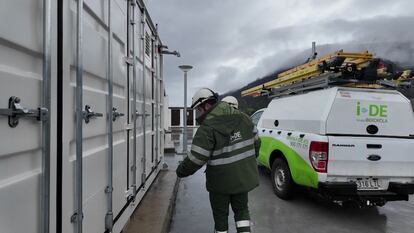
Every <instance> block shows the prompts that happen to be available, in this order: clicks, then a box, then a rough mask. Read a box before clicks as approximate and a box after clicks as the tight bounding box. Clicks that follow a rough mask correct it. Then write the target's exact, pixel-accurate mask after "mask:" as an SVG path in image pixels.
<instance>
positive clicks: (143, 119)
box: [141, 6, 147, 186]
mask: <svg viewBox="0 0 414 233" xmlns="http://www.w3.org/2000/svg"><path fill="white" fill-rule="evenodd" d="M141 13H142V14H141V40H142V51H141V53H142V66H143V67H142V96H143V104H142V114H144V115H143V117H142V129H143V131H144V132H143V136H142V138H143V145H142V150H143V153H142V156H143V157H142V174H145V173H146V167H147V166H146V163H147V159H146V156H147V155H146V153H147V149H146V148H147V145H146V144H147V143H146V142H147V133H146V131H147V127H146V111H145V109H146V104H147V102H146V98H147V96H146V94H147V93H146V91H145V90H146V87H145V84H146V80H145V79H146V77H145V76H146V75H145V74H146V73H147V72H146V69H147V67H146V65H145V43H146V38H145V35H146V34H145V6H144V7H143V8H142V9H141ZM141 185H143V186H144V185H145V178H144V179H143V178H141Z"/></svg>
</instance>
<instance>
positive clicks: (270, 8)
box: [147, 0, 414, 106]
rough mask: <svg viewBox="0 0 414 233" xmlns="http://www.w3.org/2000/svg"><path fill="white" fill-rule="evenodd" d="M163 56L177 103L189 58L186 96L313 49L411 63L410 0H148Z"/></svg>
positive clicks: (223, 88) (413, 23)
mask: <svg viewBox="0 0 414 233" xmlns="http://www.w3.org/2000/svg"><path fill="white" fill-rule="evenodd" d="M147 7H148V10H149V12H150V15H151V18H152V20H153V21H154V23H156V24H158V27H159V34H160V37H161V40H162V42H163V43H164V44H165V45H168V47H169V48H170V49H171V50H178V51H179V52H180V53H181V58H177V57H174V56H165V59H164V67H165V69H164V78H165V83H166V91H167V94H168V95H169V100H170V106H183V97H184V94H183V89H184V87H183V74H182V72H181V71H180V70H179V69H178V68H177V66H178V65H181V64H190V65H193V66H194V69H193V70H191V71H190V72H189V75H188V103H189V105H191V96H192V95H193V94H194V92H195V91H196V90H198V89H199V88H201V87H209V88H211V89H213V90H215V91H217V92H219V94H222V93H225V92H227V91H230V90H234V89H237V88H240V87H242V86H243V85H245V84H247V83H249V82H251V81H254V80H255V79H257V78H261V77H263V76H264V75H266V74H269V73H271V72H273V71H275V70H277V69H278V68H282V67H286V66H287V65H292V62H293V63H295V62H303V61H304V60H306V58H307V57H306V56H307V55H308V53H309V51H307V50H309V49H310V47H311V43H312V41H316V43H317V46H320V48H319V49H317V50H318V52H319V54H323V53H326V52H332V51H335V50H338V49H341V48H345V49H347V50H361V49H369V50H370V52H374V53H375V54H376V55H377V56H380V57H385V58H388V59H391V60H394V61H397V62H400V63H403V64H410V65H414V54H413V53H414V52H413V51H414V1H413V0H394V1H391V0H365V1H364V0H335V1H332V0H301V1H299V0H256V1H252V0H149V1H148V3H147Z"/></svg>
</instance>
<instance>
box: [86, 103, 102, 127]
mask: <svg viewBox="0 0 414 233" xmlns="http://www.w3.org/2000/svg"><path fill="white" fill-rule="evenodd" d="M97 117H103V114H102V113H99V112H94V111H92V109H91V106H89V105H85V111H83V119H84V120H85V123H86V124H88V123H89V121H90V119H92V118H97Z"/></svg>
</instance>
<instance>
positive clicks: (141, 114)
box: [135, 111, 150, 117]
mask: <svg viewBox="0 0 414 233" xmlns="http://www.w3.org/2000/svg"><path fill="white" fill-rule="evenodd" d="M135 115H137V116H138V117H142V116H145V117H149V116H150V114H149V113H145V114H143V113H138V111H136V112H135Z"/></svg>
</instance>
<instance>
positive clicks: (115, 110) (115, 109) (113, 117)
mask: <svg viewBox="0 0 414 233" xmlns="http://www.w3.org/2000/svg"><path fill="white" fill-rule="evenodd" d="M123 116H125V114H123V113H121V112H118V111H117V108H115V107H113V108H112V121H116V118H118V117H123Z"/></svg>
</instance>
